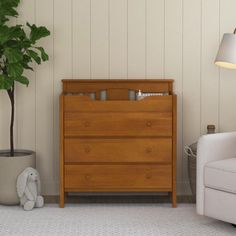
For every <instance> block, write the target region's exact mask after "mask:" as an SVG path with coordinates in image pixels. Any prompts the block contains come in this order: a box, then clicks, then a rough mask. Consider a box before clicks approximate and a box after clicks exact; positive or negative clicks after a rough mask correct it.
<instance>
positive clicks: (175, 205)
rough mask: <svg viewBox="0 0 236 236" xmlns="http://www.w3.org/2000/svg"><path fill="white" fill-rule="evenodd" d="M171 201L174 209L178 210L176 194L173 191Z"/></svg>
mask: <svg viewBox="0 0 236 236" xmlns="http://www.w3.org/2000/svg"><path fill="white" fill-rule="evenodd" d="M171 200H172V207H173V208H176V207H177V201H176V192H175V191H173V192H172V193H171Z"/></svg>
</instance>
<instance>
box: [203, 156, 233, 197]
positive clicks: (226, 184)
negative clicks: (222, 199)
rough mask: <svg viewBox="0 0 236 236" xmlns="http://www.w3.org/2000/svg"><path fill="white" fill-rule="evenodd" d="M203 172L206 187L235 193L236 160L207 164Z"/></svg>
mask: <svg viewBox="0 0 236 236" xmlns="http://www.w3.org/2000/svg"><path fill="white" fill-rule="evenodd" d="M204 171H205V173H204V182H205V183H204V185H205V186H206V187H209V188H214V189H218V190H222V191H225V192H230V193H236V158H231V159H224V160H220V161H212V162H209V163H207V164H206V165H205V170H204Z"/></svg>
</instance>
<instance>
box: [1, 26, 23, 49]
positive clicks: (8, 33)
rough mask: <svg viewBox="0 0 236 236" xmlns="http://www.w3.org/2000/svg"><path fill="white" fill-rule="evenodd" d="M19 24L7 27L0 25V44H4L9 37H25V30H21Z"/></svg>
mask: <svg viewBox="0 0 236 236" xmlns="http://www.w3.org/2000/svg"><path fill="white" fill-rule="evenodd" d="M21 27H22V26H21V25H16V26H12V27H8V26H6V25H0V44H4V43H6V42H7V41H9V40H11V39H16V38H19V37H25V32H24V31H23V30H22V28H21Z"/></svg>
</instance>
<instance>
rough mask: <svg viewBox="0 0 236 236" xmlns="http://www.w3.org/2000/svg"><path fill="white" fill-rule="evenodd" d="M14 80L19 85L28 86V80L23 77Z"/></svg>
mask: <svg viewBox="0 0 236 236" xmlns="http://www.w3.org/2000/svg"><path fill="white" fill-rule="evenodd" d="M14 80H15V81H17V82H19V83H21V84H24V85H26V86H27V87H28V85H29V80H28V79H27V78H26V77H25V76H19V77H17V78H15V79H14Z"/></svg>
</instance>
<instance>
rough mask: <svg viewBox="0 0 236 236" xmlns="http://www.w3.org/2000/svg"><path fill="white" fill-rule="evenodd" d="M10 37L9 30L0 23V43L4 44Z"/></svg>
mask: <svg viewBox="0 0 236 236" xmlns="http://www.w3.org/2000/svg"><path fill="white" fill-rule="evenodd" d="M9 39H10V30H9V28H8V27H7V26H5V25H0V44H4V43H5V42H6V41H7V40H9Z"/></svg>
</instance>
